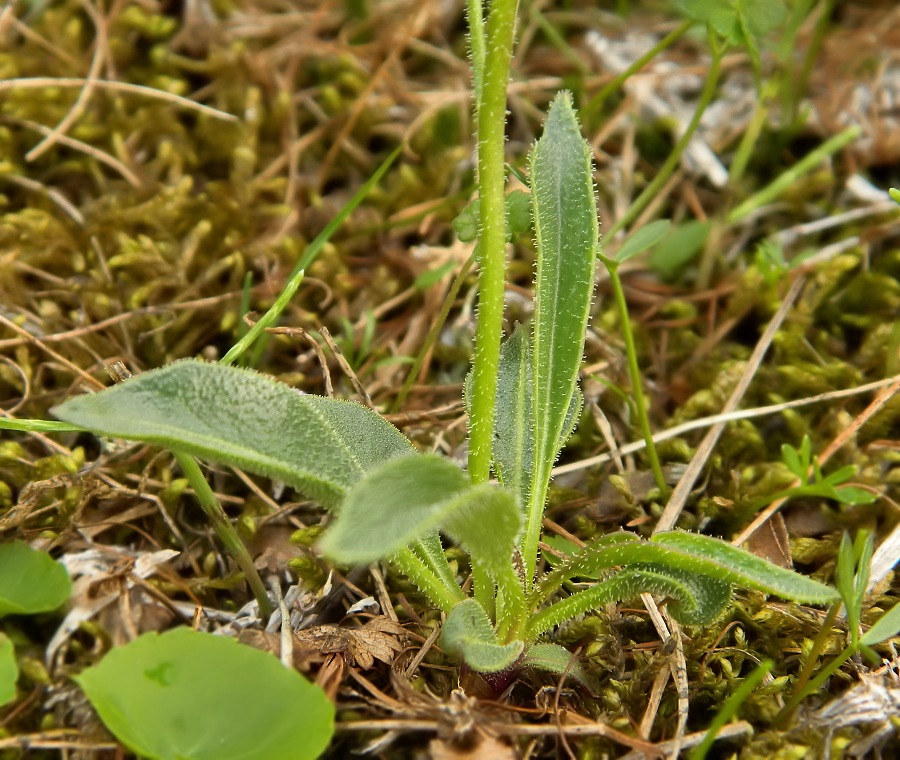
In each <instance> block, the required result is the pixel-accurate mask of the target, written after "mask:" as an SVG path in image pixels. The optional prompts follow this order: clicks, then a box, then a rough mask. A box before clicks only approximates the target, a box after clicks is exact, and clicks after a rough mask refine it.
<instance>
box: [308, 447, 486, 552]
mask: <svg viewBox="0 0 900 760" xmlns="http://www.w3.org/2000/svg"><path fill="white" fill-rule="evenodd" d="M468 487H469V479H468V477H467V476H466V474H465V473H464V472H463V471H462V470H461V469H459V467H457V466H456V465H455V464H453V462H451V461H449V460H448V459H444V458H443V457H439V456H436V455H433V454H421V455H420V454H413V455H410V456H406V457H398V458H395V459H391V460H388V461H387V462H385V463H384V464H383V465H381V466H380V467H377V468H375V469H374V470H372V471H371V472H369V473H368V474H367V475H366V476H365V477H364V478H363V479H362V480H360V481H359V483H357V484H356V486H355V487H353V488H352V489H351V490H350V492H349V493H348V494H347V498H346V499H345V500H344V502H343V504H341V508H340V510H339V512H338V515H337V518H336V519H335V521H334V523H333V524H332V525H331V527H330V528H329V530H328V532H327V533H326V534H325V536H324V538H323V539H322V542H321V544H320V546H321V549H322V551H323V552H324V553H325V554H326V555H328V556H329V557H331V558H332V559H334V560H337V561H338V562H344V563H347V564H362V563H367V562H374V561H375V560H378V559H381V558H382V557H388V556H390V555H391V554H393V553H394V552H396V551H398V550H399V549H402V548H403V547H405V546H409V545H410V544H412V543H413V542H414V541H415V540H416V539H418V538H419V537H420V536H424V535H425V534H426V533H429V532H433V531H434V530H436V529H437V528H438V527H439V525H440V523H441V522H442V520H443V517H444V515H445V510H446V507H447V504H448V502H450V501H452V499H453V497H454V496H456V495H457V494H459V493H461V492H463V491H465V490H466V489H467V488H468Z"/></svg>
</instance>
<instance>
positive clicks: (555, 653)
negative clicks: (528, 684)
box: [522, 643, 595, 691]
mask: <svg viewBox="0 0 900 760" xmlns="http://www.w3.org/2000/svg"><path fill="white" fill-rule="evenodd" d="M522 665H524V666H525V667H526V668H536V669H537V670H544V671H546V672H548V673H553V674H554V675H557V676H561V675H565V676H567V677H568V678H573V679H575V680H576V681H578V683H580V684H581V685H582V686H584V687H586V688H588V689H590V690H591V691H594V690H595V689H594V686H593V685H592V684H591V680H590V678H588V674H587V673H586V672H585V670H584V668H583V667H581V663H580V662H578V658H577V657H576V656H575V655H574V654H572V653H571V652H570V651H569V650H568V649H566V648H565V647H561V646H560V645H559V644H547V643H544V644H532V645H531V646H530V647H529V648H528V649H527V650H526V651H525V656H524V657H523V658H522Z"/></svg>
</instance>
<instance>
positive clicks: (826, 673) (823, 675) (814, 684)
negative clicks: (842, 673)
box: [775, 647, 857, 724]
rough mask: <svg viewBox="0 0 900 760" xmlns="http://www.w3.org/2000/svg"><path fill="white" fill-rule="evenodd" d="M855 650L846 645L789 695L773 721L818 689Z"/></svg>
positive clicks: (788, 713)
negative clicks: (804, 683) (801, 687)
mask: <svg viewBox="0 0 900 760" xmlns="http://www.w3.org/2000/svg"><path fill="white" fill-rule="evenodd" d="M856 652H857V650H856V649H855V648H854V647H847V648H846V649H845V650H844V651H843V652H841V653H840V654H839V655H838V656H837V657H835V658H834V659H833V660H832V661H831V662H829V663H828V664H827V665H826V666H825V667H824V668H822V670H820V671H819V674H818V675H817V676H816V677H815V678H814V679H813V680H812V681H810V682H809V683H808V684H807V685H806V687H805V688H803V689H801V690H800V691H798V692H797V693H796V694H794V696H793V697H791V698H790V699H789V700H788V701H787V704H786V705H785V706H784V707H782V708H781V712H779V713H778V715H776V716H775V723H776V724H777V723H780V722H781V721H782V720H783V719H784V718H785V717H787V716H788V715H790V714H791V713H792V712H793V711H794V710H795V709H796V708H797V705H799V704H800V703H801V702H802V701H803V700H804V699H806V697H807V696H809V695H810V694H812V693H813V692H814V691H816V690H817V689H819V687H820V686H822V684H824V683H825V681H827V680H828V679H829V678H831V676H832V675H834V673H836V672H837V670H838V669H839V668H840V667H841V666H842V665H843V664H844V663H845V662H847V660H849V659H850V658H851V657H853V655H855V654H856Z"/></svg>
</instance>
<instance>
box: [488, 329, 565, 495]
mask: <svg viewBox="0 0 900 760" xmlns="http://www.w3.org/2000/svg"><path fill="white" fill-rule="evenodd" d="M529 337H530V336H529V334H528V331H527V330H526V328H525V327H524V326H522V325H519V326H518V327H516V329H515V330H514V331H513V334H512V335H510V336H509V337H508V338H507V339H506V340H505V341H503V345H502V346H501V347H500V369H499V374H498V380H497V402H496V409H495V411H494V446H493V451H492V456H493V465H494V473H495V474H496V476H497V480H499V481H500V483H502V484H503V485H504V486H506V487H507V488H508V489H510V490H511V491H513V492H514V493H516V494H518V496H519V499H520V501H521V504H522V506H523V508H524V506H525V505H526V504H527V503H528V499H529V495H530V494H531V490H532V480H533V478H534V474H535V473H534V380H533V378H534V368H533V366H532V354H531V343H530V341H529ZM581 404H582V397H581V392H580V391H579V390H578V388H577V387H576V388H575V393H574V394H573V396H572V399H571V401H570V403H569V409H568V412H567V414H566V418H565V422H564V424H563V427H562V430H561V432H560V437H559V441H558V443H557V449H560V448H562V446H563V444H565V442H566V439H568V437H569V436H570V435H571V434H572V431H573V429H574V428H575V424H576V423H577V421H578V414H579V412H580V411H581Z"/></svg>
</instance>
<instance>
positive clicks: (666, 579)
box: [525, 563, 731, 640]
mask: <svg viewBox="0 0 900 760" xmlns="http://www.w3.org/2000/svg"><path fill="white" fill-rule="evenodd" d="M643 593H653V594H660V595H661V596H667V597H671V598H672V599H673V600H674V603H672V604H670V609H671V610H672V613H673V615H674V616H675V617H676V619H678V620H680V621H681V622H683V623H685V624H688V625H706V624H709V623H711V622H713V621H714V620H715V619H716V618H717V617H719V616H720V615H721V614H722V612H723V611H724V610H725V608H726V607H727V605H728V602H729V601H730V599H731V586H730V584H728V583H726V582H724V581H719V580H717V579H715V578H711V577H704V576H693V575H692V574H691V573H683V572H679V571H677V570H674V569H673V568H669V567H665V566H661V565H657V564H653V563H635V564H634V565H632V566H629V567H626V568H624V569H623V570H620V571H618V572H617V573H616V574H615V575H613V576H612V577H611V578H608V579H607V580H604V581H601V582H600V583H597V584H596V585H595V586H591V587H590V588H588V589H586V590H584V591H579V592H577V593H575V594H572V595H571V596H569V597H566V598H565V599H563V600H561V601H559V602H556V603H554V604H551V605H550V606H549V607H545V608H544V609H542V610H541V611H540V612H538V613H537V614H536V615H534V616H533V617H532V618H531V620H529V621H528V627H527V629H526V635H525V638H526V640H533V639H534V638H536V637H537V636H539V635H541V634H542V633H543V632H545V631H548V630H550V629H551V628H553V627H554V626H557V625H559V624H560V623H562V622H564V621H566V620H570V619H572V618H573V617H576V616H578V615H583V614H584V613H586V612H589V611H591V610H594V609H597V608H598V607H600V606H602V605H604V604H608V603H610V602H618V601H621V600H622V599H630V598H631V597H634V596H637V595H638V594H643Z"/></svg>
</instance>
